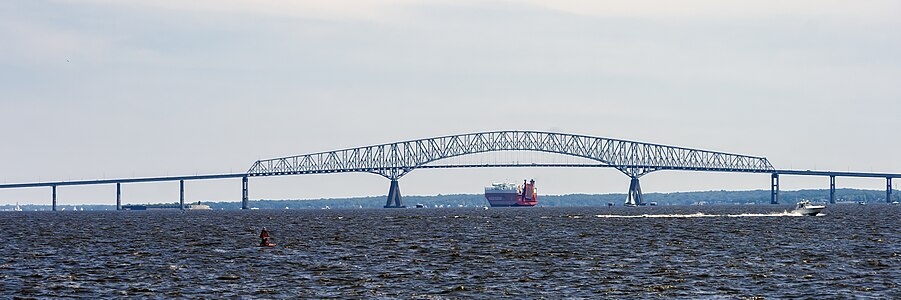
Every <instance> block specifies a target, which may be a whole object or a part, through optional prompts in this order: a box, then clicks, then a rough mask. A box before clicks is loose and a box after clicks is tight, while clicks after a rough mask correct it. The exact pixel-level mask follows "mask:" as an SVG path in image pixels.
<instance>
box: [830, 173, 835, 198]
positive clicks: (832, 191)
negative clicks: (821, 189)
mask: <svg viewBox="0 0 901 300" xmlns="http://www.w3.org/2000/svg"><path fill="white" fill-rule="evenodd" d="M829 204H835V176H829Z"/></svg>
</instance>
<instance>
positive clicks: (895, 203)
mask: <svg viewBox="0 0 901 300" xmlns="http://www.w3.org/2000/svg"><path fill="white" fill-rule="evenodd" d="M898 204H899V203H898V201H892V205H898ZM16 207H19V205H18V204H16Z"/></svg>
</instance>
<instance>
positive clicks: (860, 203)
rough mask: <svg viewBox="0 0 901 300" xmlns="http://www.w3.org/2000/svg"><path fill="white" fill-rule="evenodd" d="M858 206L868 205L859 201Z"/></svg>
mask: <svg viewBox="0 0 901 300" xmlns="http://www.w3.org/2000/svg"><path fill="white" fill-rule="evenodd" d="M857 205H867V203H866V202H863V201H857Z"/></svg>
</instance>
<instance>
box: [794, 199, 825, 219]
mask: <svg viewBox="0 0 901 300" xmlns="http://www.w3.org/2000/svg"><path fill="white" fill-rule="evenodd" d="M824 209H826V206H825V205H814V204H813V203H810V200H801V202H798V205H797V206H795V210H794V211H792V212H794V213H797V214H801V215H804V216H816V215H817V214H819V213H820V212H821V211H823V210H824Z"/></svg>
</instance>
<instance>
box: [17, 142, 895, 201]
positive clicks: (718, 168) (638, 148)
mask: <svg viewBox="0 0 901 300" xmlns="http://www.w3.org/2000/svg"><path fill="white" fill-rule="evenodd" d="M499 151H531V152H540V153H552V154H560V155H564V156H569V157H576V158H579V159H584V160H589V161H592V163H585V164H538V163H515V164H509V163H507V164H504V163H491V164H461V163H457V164H444V165H442V164H435V163H434V162H436V161H440V160H444V159H450V158H455V157H459V156H465V155H471V154H481V153H487V152H499ZM445 162H446V161H445ZM486 167H605V168H614V169H616V170H618V171H620V172H621V173H623V174H625V175H626V176H629V177H630V178H631V183H630V185H629V192H628V193H627V194H626V203H627V204H634V205H641V204H642V203H643V202H644V198H643V196H642V193H641V187H640V185H639V178H640V177H642V176H644V175H647V174H649V173H652V172H656V171H664V170H671V171H702V172H738V173H770V174H772V181H771V188H772V198H771V203H773V204H778V203H779V175H807V176H828V177H829V178H830V191H831V192H830V202H833V203H834V202H835V177H882V178H886V200H887V201H888V202H891V193H892V188H891V186H892V179H893V178H897V177H901V174H889V173H859V172H832V171H810V170H806V171H799V170H778V169H776V168H774V167H773V165H772V164H770V162H769V160H767V159H766V158H765V157H759V156H750V155H741V154H733V153H726V152H718V151H709V150H701V149H691V148H685V147H677V146H668V145H661V144H653V143H645V142H636V141H627V140H621V139H612V138H605V137H595V136H586V135H578V134H569V133H556V132H541V131H517V130H507V131H490V132H478V133H467V134H457V135H448V136H440V137H432V138H423V139H417V140H408V141H402V142H394V143H387V144H381V145H371V146H363V147H356V148H348V149H341V150H333V151H326V152H319V153H311V154H303V155H295V156H287V157H279V158H272V159H264V160H258V161H256V162H255V163H254V164H253V166H251V167H250V169H249V170H248V171H247V172H246V173H237V174H210V175H194V176H167V177H144V178H125V179H103V180H86V181H57V182H37V183H17V184H3V185H0V189H3V188H26V187H40V186H49V187H51V188H52V191H53V210H56V187H57V186H72V185H92V184H113V183H115V184H116V208H117V209H121V208H122V206H121V185H122V184H123V183H136V182H159V181H179V183H180V184H179V189H180V199H181V200H180V202H181V207H182V209H184V196H185V195H184V194H185V192H184V186H185V181H186V180H205V179H223V178H241V182H242V191H243V194H242V196H241V207H242V208H243V209H248V208H249V203H248V201H249V199H248V198H249V197H248V192H247V188H248V178H249V177H263V176H286V175H301V174H328V173H346V172H365V173H373V174H378V175H381V176H383V177H385V178H387V179H389V180H391V185H390V187H389V189H388V197H387V201H386V203H385V207H386V208H392V207H404V206H403V203H402V201H401V193H400V185H399V183H398V179H400V178H401V177H403V176H404V175H406V174H409V173H410V172H411V171H413V170H415V169H434V168H486Z"/></svg>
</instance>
